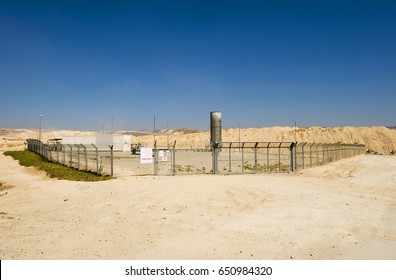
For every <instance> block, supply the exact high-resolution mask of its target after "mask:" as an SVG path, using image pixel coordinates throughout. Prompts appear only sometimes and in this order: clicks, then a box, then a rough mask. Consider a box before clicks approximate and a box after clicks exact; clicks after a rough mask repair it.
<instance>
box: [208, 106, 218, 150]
mask: <svg viewBox="0 0 396 280" xmlns="http://www.w3.org/2000/svg"><path fill="white" fill-rule="evenodd" d="M214 144H217V147H221V112H217V111H216V112H210V146H211V147H213V146H214Z"/></svg>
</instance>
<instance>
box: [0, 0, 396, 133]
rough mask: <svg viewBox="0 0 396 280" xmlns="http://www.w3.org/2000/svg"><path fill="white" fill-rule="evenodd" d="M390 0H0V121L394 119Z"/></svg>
mask: <svg viewBox="0 0 396 280" xmlns="http://www.w3.org/2000/svg"><path fill="white" fill-rule="evenodd" d="M395 15H396V4H395V1H380V0H379V1H364V0H361V1H347V0H345V1H265V0H262V1H249V0H245V1H236V0H235V1H233V0H228V1H216V0H213V1H202V0H201V1H181V0H180V1H172V0H169V1H115V0H113V1H100V0H96V1H40V0H35V1H18V0H13V1H9V0H1V1H0V40H1V41H0V95H1V101H0V106H1V110H0V127H27V128H37V127H38V123H39V115H40V114H42V115H44V118H43V127H45V128H51V129H58V128H59V129H60V128H70V129H94V130H96V129H101V127H102V125H105V128H107V129H109V128H110V126H111V122H112V118H114V128H115V129H130V130H138V129H152V122H153V115H156V119H157V128H165V127H166V124H169V127H190V128H197V129H202V130H209V112H210V111H221V112H222V113H223V127H225V128H230V127H237V123H238V122H240V123H241V127H263V126H274V125H281V126H284V125H289V126H292V125H293V124H294V122H295V121H296V122H297V125H298V126H314V125H318V126H344V125H354V126H372V125H396V16H395Z"/></svg>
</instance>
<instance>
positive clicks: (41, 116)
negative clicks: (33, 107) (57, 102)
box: [39, 115, 43, 140]
mask: <svg viewBox="0 0 396 280" xmlns="http://www.w3.org/2000/svg"><path fill="white" fill-rule="evenodd" d="M42 118H43V115H40V126H39V140H41V119H42Z"/></svg>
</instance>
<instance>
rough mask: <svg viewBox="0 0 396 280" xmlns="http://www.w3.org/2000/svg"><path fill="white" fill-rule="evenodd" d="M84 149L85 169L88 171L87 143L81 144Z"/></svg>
mask: <svg viewBox="0 0 396 280" xmlns="http://www.w3.org/2000/svg"><path fill="white" fill-rule="evenodd" d="M81 146H82V147H83V149H84V155H85V171H88V170H89V168H88V151H87V147H86V146H85V145H81Z"/></svg>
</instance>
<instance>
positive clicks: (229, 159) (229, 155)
mask: <svg viewBox="0 0 396 280" xmlns="http://www.w3.org/2000/svg"><path fill="white" fill-rule="evenodd" d="M231 147H232V143H230V146H229V148H228V172H229V173H231V171H232V170H231V149H232V148H231Z"/></svg>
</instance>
